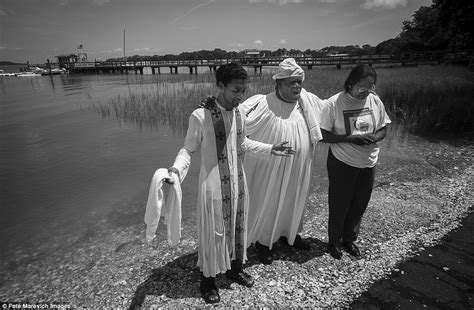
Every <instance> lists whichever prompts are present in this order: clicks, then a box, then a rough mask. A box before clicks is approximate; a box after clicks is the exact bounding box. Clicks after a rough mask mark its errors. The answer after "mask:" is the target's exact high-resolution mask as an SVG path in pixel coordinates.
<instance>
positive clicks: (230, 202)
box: [167, 64, 294, 303]
mask: <svg viewBox="0 0 474 310" xmlns="http://www.w3.org/2000/svg"><path fill="white" fill-rule="evenodd" d="M246 83H247V73H246V71H245V69H244V68H243V67H241V66H240V65H237V64H227V65H223V66H221V67H219V69H218V70H217V71H216V84H217V86H218V88H219V93H218V96H217V98H216V97H210V98H207V99H206V101H205V102H203V104H202V107H201V108H199V109H196V110H194V111H193V113H192V114H191V117H190V118H189V127H188V131H187V134H186V139H185V142H184V146H183V147H182V148H181V149H180V151H179V153H178V155H177V157H176V159H175V162H174V164H173V166H172V167H170V168H169V169H168V171H169V173H170V179H168V180H167V182H168V183H172V182H173V181H172V180H173V178H174V176H173V174H176V175H177V176H178V177H179V179H180V181H181V182H182V181H183V179H184V178H185V176H186V173H187V171H188V169H189V166H190V163H191V156H192V154H193V153H194V152H195V151H196V150H197V149H198V148H200V149H201V169H200V173H199V191H198V198H197V225H198V227H197V230H198V262H197V265H198V267H199V268H200V270H201V272H202V277H201V283H200V289H201V292H202V294H203V298H204V300H205V301H206V302H207V303H217V302H219V301H220V296H219V291H218V289H217V287H216V284H215V277H216V275H217V274H219V273H224V272H225V273H226V276H227V278H229V279H231V280H233V281H235V282H237V283H239V284H241V285H244V286H247V287H250V286H252V285H253V279H252V277H251V276H250V275H248V274H247V273H245V272H244V271H243V268H242V264H243V263H245V261H246V259H247V220H248V201H249V200H248V191H247V184H246V178H245V173H244V170H243V164H242V160H243V152H252V153H253V154H255V155H256V156H258V157H260V158H262V159H264V160H265V159H267V160H268V159H269V158H270V157H273V156H271V154H273V155H278V156H290V155H292V154H293V153H294V151H293V150H292V148H291V147H287V146H285V144H286V143H284V142H283V143H278V144H273V145H272V144H266V143H260V142H256V141H252V140H250V139H248V138H246V135H245V126H244V123H245V116H244V114H242V113H241V112H240V110H239V108H238V106H239V104H240V102H241V101H242V100H241V99H242V98H243V95H244V93H245V90H246V87H247V86H246Z"/></svg>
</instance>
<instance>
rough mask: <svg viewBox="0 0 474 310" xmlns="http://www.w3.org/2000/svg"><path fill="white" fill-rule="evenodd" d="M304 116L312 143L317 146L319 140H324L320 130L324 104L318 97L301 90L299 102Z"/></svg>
mask: <svg viewBox="0 0 474 310" xmlns="http://www.w3.org/2000/svg"><path fill="white" fill-rule="evenodd" d="M298 102H299V105H300V107H301V109H302V110H303V115H304V118H305V120H306V125H307V126H308V129H309V135H310V137H311V142H312V143H313V145H315V144H316V143H317V142H318V141H319V140H322V139H323V135H322V134H321V129H320V128H319V120H320V117H321V110H322V107H323V102H322V100H321V99H319V98H318V97H317V96H316V95H314V94H312V93H310V92H307V91H306V90H305V89H304V88H302V89H301V93H300V100H298Z"/></svg>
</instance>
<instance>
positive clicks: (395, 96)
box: [0, 66, 474, 309]
mask: <svg viewBox="0 0 474 310" xmlns="http://www.w3.org/2000/svg"><path fill="white" fill-rule="evenodd" d="M377 73H378V75H379V77H378V83H377V87H378V89H377V92H378V93H379V95H380V96H381V98H382V100H383V101H384V104H385V105H386V106H388V109H389V114H390V117H392V118H393V120H394V121H397V122H399V123H400V124H401V125H400V126H401V127H404V128H405V129H403V130H407V129H408V130H414V131H415V132H418V133H420V132H424V131H425V130H426V128H428V129H430V130H428V132H427V134H431V135H440V134H441V133H444V132H445V131H448V130H449V131H450V132H451V134H453V135H454V134H456V135H460V134H461V130H464V132H463V133H464V134H466V135H467V134H468V132H469V130H472V123H473V122H472V117H473V116H472V115H473V114H472V109H473V107H472V103H471V102H470V101H469V100H470V99H471V98H473V95H474V94H473V91H474V90H473V83H474V82H473V81H472V75H470V74H471V73H469V72H468V71H465V70H464V69H459V68H457V67H444V66H443V67H441V66H439V67H420V68H402V69H377ZM346 75H347V71H345V70H340V71H336V70H327V72H326V71H319V70H313V71H307V80H306V82H305V85H304V86H305V88H306V89H307V90H309V91H312V92H314V93H315V94H317V95H318V96H319V97H321V98H327V97H328V96H330V95H333V94H335V93H336V92H338V91H339V90H341V89H342V84H343V82H344V78H345V76H346ZM166 79H168V77H167V76H165V75H163V76H160V77H158V78H157V82H156V87H155V88H152V90H151V91H150V92H149V93H144V94H137V93H135V92H134V91H133V90H130V92H129V93H128V94H125V95H122V94H121V95H120V96H118V97H117V98H114V99H112V100H111V101H108V102H105V103H96V104H94V105H93V107H92V108H93V109H95V110H96V111H97V112H98V113H100V114H101V115H102V116H103V117H105V118H109V117H110V118H114V119H117V120H118V121H120V122H131V123H134V124H136V125H137V126H139V127H140V128H141V127H152V128H158V127H159V125H160V124H162V123H165V124H168V125H170V126H171V127H172V128H173V130H175V131H176V132H183V131H184V130H185V128H186V126H187V120H188V116H189V114H190V113H191V111H192V110H193V109H194V108H195V107H196V106H197V104H198V103H199V102H198V101H199V100H198V98H203V97H205V96H207V95H208V94H212V93H213V89H214V86H213V83H212V82H211V81H212V80H213V79H212V76H211V75H207V76H204V75H199V76H198V77H189V76H183V77H177V76H173V77H170V78H169V79H170V80H166ZM196 79H198V80H196ZM146 86H147V87H148V86H149V85H146ZM272 89H273V81H272V80H271V75H270V74H264V75H262V76H252V77H251V79H250V85H249V91H248V95H249V96H250V95H253V94H255V93H267V92H269V91H271V90H272ZM384 96H385V97H384ZM438 96H439V97H438ZM444 96H448V97H444ZM453 98H456V100H457V102H455V103H453V101H452V99H453ZM458 105H459V106H458ZM444 106H446V107H444ZM399 110H400V111H399ZM446 111H448V112H450V111H456V113H457V114H456V115H455V116H451V114H449V113H448V115H444V114H443V115H441V114H440V115H438V114H434V115H430V114H433V113H446ZM397 113H398V114H397ZM411 114H414V115H411ZM425 116H426V117H425ZM410 117H413V118H410ZM458 117H459V118H458ZM402 120H403V121H402ZM467 121H469V122H470V123H469V122H467ZM453 122H454V123H453ZM433 123H435V124H438V123H439V124H440V125H437V126H434V127H432V126H433V125H432V124H433ZM420 124H423V126H421V127H420ZM470 126H471V127H470ZM420 128H422V129H420ZM431 129H435V130H431ZM389 134H399V133H398V132H395V131H391V132H390V131H389ZM468 137H469V136H467V138H468ZM467 138H466V139H463V140H461V143H456V144H454V145H453V144H450V145H444V144H443V145H441V144H439V141H438V140H433V141H431V140H429V141H427V145H424V146H423V147H420V149H419V150H418V149H417V156H416V157H413V158H412V157H409V158H408V157H407V158H402V159H400V161H399V162H397V163H396V165H394V164H392V163H390V164H389V163H386V164H384V163H383V160H384V158H383V157H382V156H381V161H382V162H381V164H380V167H379V168H378V172H377V174H376V182H375V185H374V191H373V195H372V199H371V202H370V203H369V207H368V210H367V212H366V213H365V215H364V218H363V221H362V227H361V235H360V238H359V240H358V244H359V245H360V248H361V252H362V256H361V257H360V258H359V259H355V258H353V257H351V256H349V255H348V254H347V253H344V256H343V258H342V259H341V260H340V261H338V260H334V259H332V258H331V257H330V255H329V254H328V253H327V249H326V247H327V216H328V208H327V178H326V177H321V176H315V177H313V180H312V185H311V189H310V191H311V193H310V196H309V199H308V206H307V211H306V213H305V224H304V230H303V232H302V236H303V238H305V239H307V240H308V241H309V243H310V245H311V249H310V250H309V251H308V252H297V251H295V250H294V249H292V248H290V247H287V246H285V245H283V244H280V243H277V244H276V245H275V261H274V262H273V264H271V265H263V264H260V263H259V261H258V258H257V255H256V251H255V248H254V246H251V247H250V248H249V260H248V262H247V263H246V271H248V272H249V273H250V274H251V275H252V276H253V277H254V278H255V282H256V284H255V286H254V287H253V288H245V287H241V286H239V285H237V284H235V283H231V282H230V281H229V280H227V279H226V278H225V276H223V275H220V276H218V277H217V284H218V286H219V288H220V295H221V300H222V301H221V303H219V304H218V305H217V306H225V307H265V306H266V307H313V308H314V307H348V306H349V305H350V304H351V302H353V301H354V300H355V299H356V298H357V297H359V296H360V295H361V294H362V293H363V292H364V291H366V290H367V289H368V288H369V287H371V286H372V285H373V284H374V283H376V282H377V281H378V280H380V279H383V278H385V277H387V276H389V275H390V274H396V273H403V272H405V271H404V270H400V269H399V267H398V266H399V265H400V263H402V262H404V261H406V260H407V259H410V258H413V257H416V256H417V255H419V253H420V252H421V251H423V250H424V249H425V248H426V247H430V246H433V245H435V244H437V243H438V242H440V241H441V240H442V239H443V238H444V237H445V236H446V235H447V233H449V232H450V231H452V230H453V229H455V228H456V227H459V225H460V222H461V221H462V219H463V218H465V217H466V216H467V215H468V214H469V213H471V212H472V208H473V201H474V199H473V198H474V193H473V192H472V184H473V176H474V166H473V162H472V161H473V158H474V145H473V143H472V140H469V139H467ZM434 150H435V151H434ZM318 151H319V152H317V155H316V156H319V157H318V158H317V160H316V161H315V162H316V163H317V164H319V165H324V164H325V156H324V154H325V152H327V149H325V146H324V144H321V146H320V148H319V149H318ZM146 195H147V191H143V192H142V193H138V194H137V196H136V197H131V198H130V201H127V202H123V203H121V204H120V205H117V206H114V210H113V213H111V214H110V215H108V218H107V219H105V218H99V219H98V220H97V223H96V224H94V225H93V226H92V227H88V229H87V231H85V232H84V233H83V234H82V235H81V236H80V237H72V236H57V237H56V239H54V240H48V242H45V243H44V244H43V243H38V244H36V245H35V246H36V248H35V249H34V250H31V249H28V250H29V251H31V252H27V250H21V249H15V250H12V253H10V254H9V255H7V254H5V253H3V254H2V257H5V259H2V261H1V263H0V278H2V279H3V281H2V285H1V289H0V300H5V301H11V302H30V303H39V302H52V301H54V302H58V303H66V304H70V305H71V306H73V307H87V308H98V307H109V308H110V307H112V308H117V307H120V308H125V307H129V308H131V309H135V308H138V307H143V308H151V307H163V308H177V307H179V308H181V307H205V306H206V304H205V303H204V301H203V300H202V298H201V296H200V293H199V271H198V270H197V269H196V267H195V265H196V260H197V252H196V251H197V239H196V234H197V231H196V227H195V226H196V225H195V221H194V220H191V221H186V222H183V223H182V225H183V226H182V228H183V230H182V238H181V241H180V243H179V244H178V245H177V246H176V247H170V246H169V245H168V244H167V242H166V226H165V225H164V224H163V222H162V221H160V225H159V227H158V231H157V238H156V239H155V240H154V241H153V242H152V243H151V244H146V243H145V239H144V231H145V225H144V223H143V216H144V207H145V205H144V203H145V200H146Z"/></svg>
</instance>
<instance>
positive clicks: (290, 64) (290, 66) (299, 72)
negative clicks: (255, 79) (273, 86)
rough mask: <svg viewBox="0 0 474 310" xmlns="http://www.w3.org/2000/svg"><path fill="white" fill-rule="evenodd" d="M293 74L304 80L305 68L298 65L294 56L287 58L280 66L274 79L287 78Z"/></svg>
mask: <svg viewBox="0 0 474 310" xmlns="http://www.w3.org/2000/svg"><path fill="white" fill-rule="evenodd" d="M292 76H298V77H301V78H302V79H303V81H304V70H303V69H302V68H301V67H300V66H298V64H297V63H296V61H295V60H294V59H293V58H286V59H285V60H283V61H282V62H280V65H279V66H278V72H277V73H276V74H275V75H274V76H273V77H272V78H273V79H274V80H279V79H286V78H289V77H292Z"/></svg>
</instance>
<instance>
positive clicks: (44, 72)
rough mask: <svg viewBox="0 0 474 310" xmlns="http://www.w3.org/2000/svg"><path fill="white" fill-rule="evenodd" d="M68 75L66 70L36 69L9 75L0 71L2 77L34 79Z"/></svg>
mask: <svg viewBox="0 0 474 310" xmlns="http://www.w3.org/2000/svg"><path fill="white" fill-rule="evenodd" d="M64 73H67V70H66V69H64V68H52V69H51V70H46V69H42V68H40V67H34V68H33V69H32V70H31V71H24V72H13V73H7V72H4V70H1V69H0V76H19V77H33V76H42V75H56V74H64Z"/></svg>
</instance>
